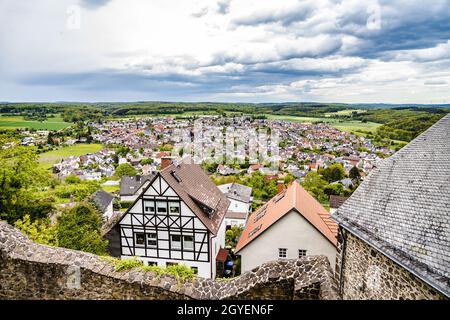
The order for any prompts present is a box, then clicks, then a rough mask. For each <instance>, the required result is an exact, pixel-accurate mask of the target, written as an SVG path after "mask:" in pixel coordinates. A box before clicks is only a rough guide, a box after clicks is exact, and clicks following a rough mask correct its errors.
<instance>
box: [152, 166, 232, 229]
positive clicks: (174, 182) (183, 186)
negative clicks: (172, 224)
mask: <svg viewBox="0 0 450 320" xmlns="http://www.w3.org/2000/svg"><path fill="white" fill-rule="evenodd" d="M160 174H161V176H162V177H163V178H164V180H166V182H167V183H168V184H169V185H170V186H171V187H172V188H173V189H174V190H175V192H176V193H177V194H178V195H179V196H180V198H181V199H182V200H183V201H184V202H185V203H186V205H187V206H188V207H189V208H190V209H191V210H192V211H193V212H194V213H195V215H196V216H197V217H198V218H199V219H200V220H201V221H202V222H203V224H204V225H205V226H206V227H207V228H208V230H209V231H211V232H212V233H213V234H217V231H218V230H219V227H220V224H221V222H222V220H223V218H224V217H225V214H226V212H227V209H228V206H229V205H230V201H229V200H228V199H227V198H226V197H225V195H224V194H223V193H222V192H221V191H220V190H219V188H217V186H216V185H215V184H214V183H213V182H212V181H211V179H210V178H209V177H208V175H207V174H206V173H205V172H204V171H203V170H202V168H201V167H200V166H199V165H198V164H194V163H190V161H189V160H185V161H184V162H180V163H179V164H176V165H175V164H172V165H170V166H168V167H167V168H165V169H164V170H162V171H161V172H160ZM202 207H203V208H202ZM204 207H206V208H207V209H208V210H210V211H211V212H212V214H211V215H208V213H207V212H205V211H206V210H205V208H204Z"/></svg>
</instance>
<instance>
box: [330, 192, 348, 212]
mask: <svg viewBox="0 0 450 320" xmlns="http://www.w3.org/2000/svg"><path fill="white" fill-rule="evenodd" d="M347 199H348V197H342V196H335V195H330V199H329V200H330V213H331V214H333V213H334V212H335V211H336V210H337V209H338V208H339V207H340V206H342V204H343V203H344V202H345V200H347Z"/></svg>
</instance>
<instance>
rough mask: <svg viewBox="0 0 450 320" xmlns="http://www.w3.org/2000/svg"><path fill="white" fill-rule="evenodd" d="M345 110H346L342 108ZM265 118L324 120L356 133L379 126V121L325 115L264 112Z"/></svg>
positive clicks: (373, 129) (300, 120)
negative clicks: (343, 119)
mask: <svg viewBox="0 0 450 320" xmlns="http://www.w3.org/2000/svg"><path fill="white" fill-rule="evenodd" d="M342 111H347V110H342ZM266 116H267V119H269V120H285V121H293V122H312V123H314V122H319V121H322V122H326V123H328V124H330V125H331V126H332V127H335V128H336V129H339V130H341V131H345V132H352V133H356V134H357V133H358V132H357V131H368V132H372V133H373V132H375V130H376V129H377V128H378V127H379V126H381V124H380V123H375V122H365V123H364V122H361V121H353V120H348V121H341V120H339V119H336V118H332V117H327V118H313V117H296V116H284V115H276V114H266Z"/></svg>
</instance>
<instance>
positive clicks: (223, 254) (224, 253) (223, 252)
mask: <svg viewBox="0 0 450 320" xmlns="http://www.w3.org/2000/svg"><path fill="white" fill-rule="evenodd" d="M227 258H228V250H227V249H224V248H220V249H219V252H217V257H216V260H217V261H220V262H225V261H227Z"/></svg>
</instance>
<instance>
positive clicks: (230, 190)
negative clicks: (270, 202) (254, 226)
mask: <svg viewBox="0 0 450 320" xmlns="http://www.w3.org/2000/svg"><path fill="white" fill-rule="evenodd" d="M218 188H219V190H220V191H222V193H223V194H224V195H225V196H226V197H227V199H228V200H230V206H229V207H228V212H227V214H226V215H225V225H226V228H227V229H229V228H231V227H232V226H236V225H237V226H242V227H243V226H245V221H246V220H247V215H248V214H249V213H250V211H251V208H252V202H253V197H252V190H253V189H252V188H251V187H247V186H244V185H242V184H239V183H227V184H222V185H220V186H218Z"/></svg>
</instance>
